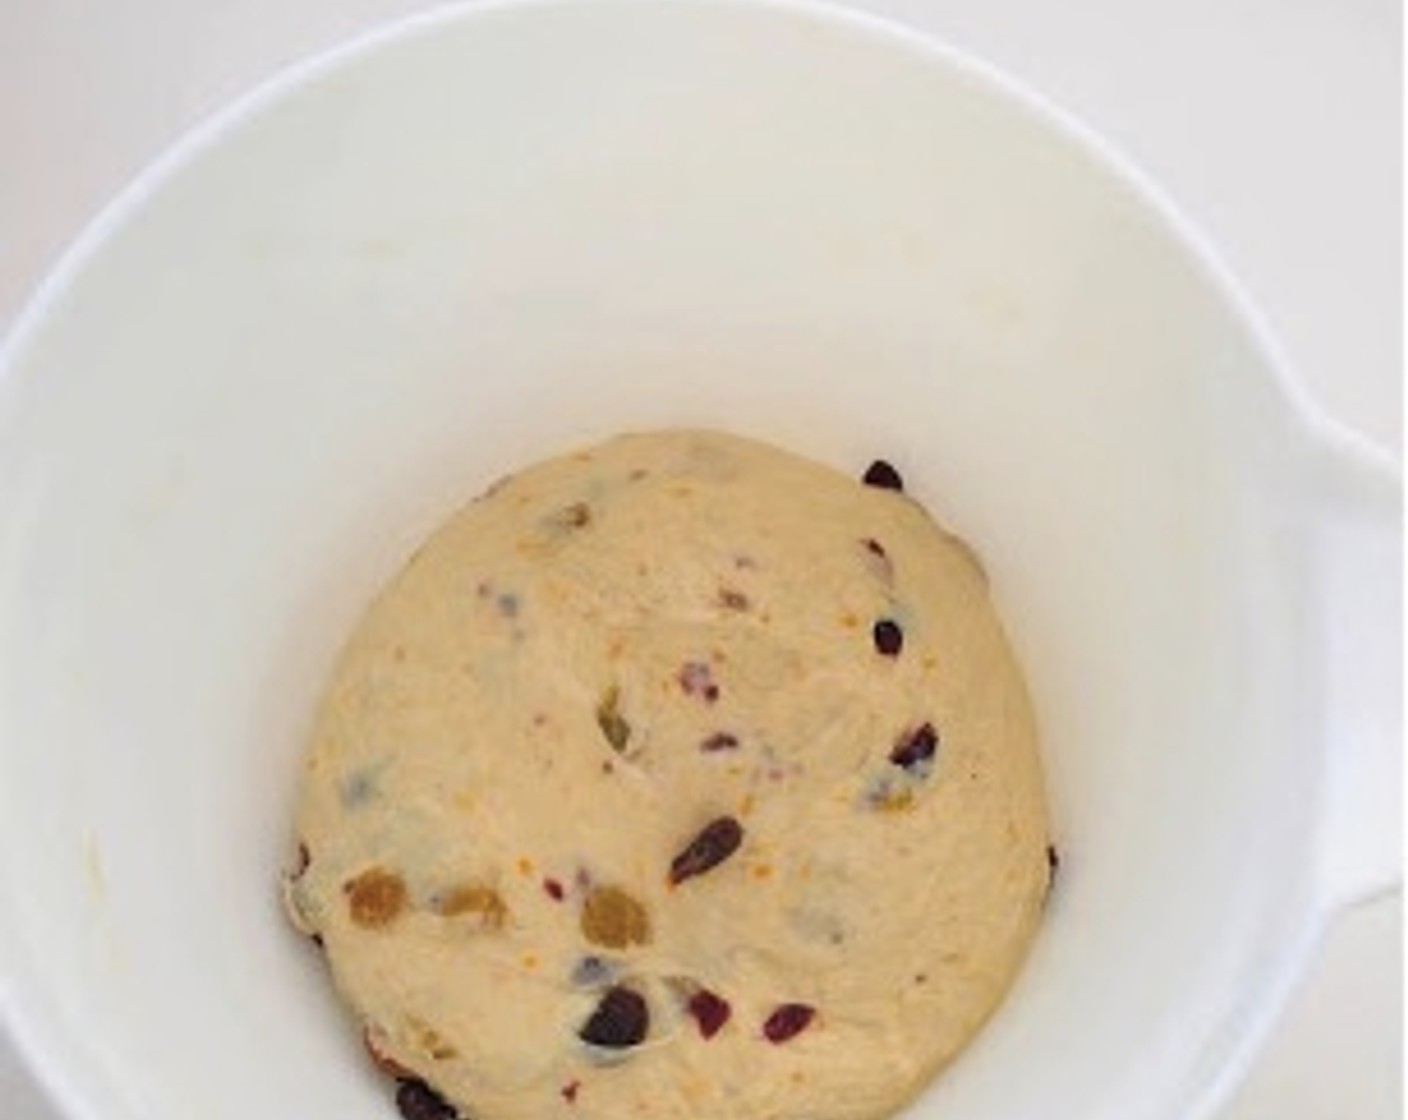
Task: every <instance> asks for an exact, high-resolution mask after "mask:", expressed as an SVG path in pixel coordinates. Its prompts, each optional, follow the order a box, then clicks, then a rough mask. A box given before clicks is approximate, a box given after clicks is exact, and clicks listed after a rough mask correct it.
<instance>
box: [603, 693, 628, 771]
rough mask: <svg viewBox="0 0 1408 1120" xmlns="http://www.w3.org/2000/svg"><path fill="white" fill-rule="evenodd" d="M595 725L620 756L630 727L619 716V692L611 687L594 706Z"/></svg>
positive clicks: (624, 747)
mask: <svg viewBox="0 0 1408 1120" xmlns="http://www.w3.org/2000/svg"><path fill="white" fill-rule="evenodd" d="M596 725H597V726H598V727H600V728H601V733H602V734H603V735H605V736H606V741H607V742H608V743H610V744H611V749H612V750H613V751H615V752H616V753H617V754H620V753H621V752H622V751H624V750H625V749H626V744H627V743H628V742H630V739H631V725H630V724H629V723H627V722H626V717H625V716H623V715H622V714H621V690H620V688H618V687H617V686H616V685H614V684H613V685H612V686H611V687H610V688H608V689H607V690H606V691H605V692H603V693H602V694H601V699H600V700H599V701H597V705H596Z"/></svg>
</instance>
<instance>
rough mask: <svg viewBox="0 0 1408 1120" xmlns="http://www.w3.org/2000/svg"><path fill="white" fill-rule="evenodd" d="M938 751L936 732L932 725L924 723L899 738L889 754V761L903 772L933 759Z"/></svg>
mask: <svg viewBox="0 0 1408 1120" xmlns="http://www.w3.org/2000/svg"><path fill="white" fill-rule="evenodd" d="M938 749H939V735H938V732H937V731H935V730H934V725H933V724H932V723H925V724H921V725H920V726H919V727H916V728H915V729H914V730H913V731H906V732H905V733H904V734H903V735H901V736H900V739H899V742H897V743H896V744H895V747H894V750H892V751H891V752H890V761H891V762H893V763H894V764H895V765H896V766H899V767H901V768H903V769H905V770H912V769H914V768H915V767H917V766H919V765H921V764H923V763H925V762H928V761H929V760H930V759H931V758H933V757H934V752H935V751H937V750H938Z"/></svg>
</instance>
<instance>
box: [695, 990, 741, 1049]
mask: <svg viewBox="0 0 1408 1120" xmlns="http://www.w3.org/2000/svg"><path fill="white" fill-rule="evenodd" d="M686 1007H687V1009H688V1011H689V1013H690V1014H691V1015H693V1016H694V1019H695V1022H697V1023H698V1024H699V1033H700V1034H701V1035H703V1036H704V1037H705V1038H706V1039H708V1038H713V1037H714V1035H716V1034H718V1033H719V1031H721V1030H723V1027H724V1024H725V1023H727V1022H728V1020H729V1016H730V1015H732V1014H733V1009H732V1008H731V1007H730V1006H729V1003H728V1000H726V999H724V998H723V997H722V996H718V995H715V994H714V993H713V992H711V991H709V989H708V988H700V989H699V990H698V991H697V992H695V993H694V994H693V995H692V996H690V997H689V1003H688V1004H687V1005H686Z"/></svg>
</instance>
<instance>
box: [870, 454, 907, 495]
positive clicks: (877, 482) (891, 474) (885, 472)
mask: <svg viewBox="0 0 1408 1120" xmlns="http://www.w3.org/2000/svg"><path fill="white" fill-rule="evenodd" d="M861 481H862V482H864V483H865V484H866V485H867V486H874V487H876V488H877V489H880V490H901V491H902V490H904V479H902V478H901V477H900V472H899V471H897V470H895V468H894V467H893V466H891V465H890V464H889V463H887V462H885V460H884V459H876V460H875V462H873V463H871V464H870V466H868V467H867V468H866V469H865V474H864V475H862V476H861Z"/></svg>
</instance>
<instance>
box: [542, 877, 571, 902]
mask: <svg viewBox="0 0 1408 1120" xmlns="http://www.w3.org/2000/svg"><path fill="white" fill-rule="evenodd" d="M543 890H544V891H545V892H546V893H547V896H548V897H549V898H550V899H552V900H553V901H554V902H561V901H562V900H563V898H564V897H566V894H567V892H566V891H565V890H563V889H562V884H561V883H559V882H558V881H557V880H556V879H544V880H543Z"/></svg>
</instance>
